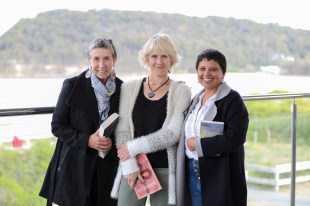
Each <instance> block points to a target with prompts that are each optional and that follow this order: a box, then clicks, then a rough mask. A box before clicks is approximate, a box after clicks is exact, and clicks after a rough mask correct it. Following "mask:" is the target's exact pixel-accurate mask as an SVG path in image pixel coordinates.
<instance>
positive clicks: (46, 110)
mask: <svg viewBox="0 0 310 206" xmlns="http://www.w3.org/2000/svg"><path fill="white" fill-rule="evenodd" d="M242 98H243V100H244V101H258V100H259V101H261V100H276V99H293V103H292V105H291V116H292V120H291V150H292V156H291V188H290V205H291V206H295V182H296V118H297V104H296V102H295V99H296V98H310V93H288V94H267V95H250V96H243V97H242ZM53 111H54V107H34V108H15V109H0V117H5V116H21V115H36V114H52V113H53Z"/></svg>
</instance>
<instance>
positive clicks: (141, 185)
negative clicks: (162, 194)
mask: <svg viewBox="0 0 310 206" xmlns="http://www.w3.org/2000/svg"><path fill="white" fill-rule="evenodd" d="M136 158H137V162H138V165H139V168H140V174H141V175H142V176H143V179H144V182H141V181H140V180H137V183H136V184H135V186H134V190H135V192H136V194H137V197H138V199H142V198H144V197H147V196H149V195H151V194H153V193H155V192H157V191H159V190H161V189H162V187H161V185H160V182H159V181H158V178H157V176H156V174H155V173H154V170H153V168H152V166H151V164H150V162H149V160H148V158H147V156H146V155H145V154H139V155H137V157H136Z"/></svg>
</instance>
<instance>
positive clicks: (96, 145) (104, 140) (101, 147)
mask: <svg viewBox="0 0 310 206" xmlns="http://www.w3.org/2000/svg"><path fill="white" fill-rule="evenodd" d="M88 146H89V147H91V148H93V149H95V150H98V151H99V152H108V151H109V150H110V149H111V148H112V140H111V139H110V138H109V137H100V136H99V130H97V131H96V132H95V133H94V134H92V135H90V137H89V139H88Z"/></svg>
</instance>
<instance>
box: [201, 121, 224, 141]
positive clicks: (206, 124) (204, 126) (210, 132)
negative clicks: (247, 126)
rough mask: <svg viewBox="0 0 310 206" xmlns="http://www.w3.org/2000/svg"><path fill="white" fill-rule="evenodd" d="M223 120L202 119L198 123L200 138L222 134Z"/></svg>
mask: <svg viewBox="0 0 310 206" xmlns="http://www.w3.org/2000/svg"><path fill="white" fill-rule="evenodd" d="M223 131H224V122H216V121H206V120H202V121H201V123H200V138H205V137H213V136H215V135H219V134H223Z"/></svg>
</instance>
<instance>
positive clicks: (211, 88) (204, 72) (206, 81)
mask: <svg viewBox="0 0 310 206" xmlns="http://www.w3.org/2000/svg"><path fill="white" fill-rule="evenodd" d="M224 76H225V74H224V73H223V71H222V69H221V67H220V65H219V64H218V63H217V62H216V61H214V60H209V61H208V59H206V58H204V59H202V61H200V62H199V65H198V68H197V77H198V82H199V83H200V84H201V85H202V86H203V87H204V88H205V90H206V91H208V92H213V93H215V92H216V91H217V89H218V87H219V86H220V84H221V83H222V80H223V79H224Z"/></svg>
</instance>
